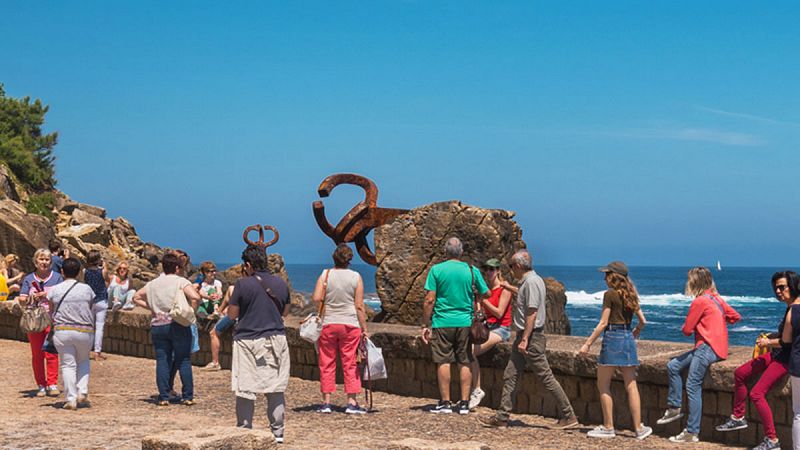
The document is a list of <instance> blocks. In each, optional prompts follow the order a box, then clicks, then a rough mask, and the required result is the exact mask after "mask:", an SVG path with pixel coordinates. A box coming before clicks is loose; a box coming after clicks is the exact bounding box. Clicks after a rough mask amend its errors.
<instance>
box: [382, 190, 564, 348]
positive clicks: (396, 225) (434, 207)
mask: <svg viewBox="0 0 800 450" xmlns="http://www.w3.org/2000/svg"><path fill="white" fill-rule="evenodd" d="M513 217H514V213H513V212H511V211H505V210H499V209H483V208H477V207H474V206H468V205H464V204H462V203H461V202H458V201H450V202H441V203H433V204H431V205H427V206H423V207H420V208H416V209H414V210H412V211H409V212H408V213H406V214H403V215H401V216H399V217H397V218H396V219H394V220H393V221H392V222H390V223H388V224H386V225H384V226H381V227H378V228H376V229H375V249H376V256H377V259H378V268H377V270H376V273H375V283H376V286H377V291H378V296H379V297H380V298H381V307H382V309H383V312H382V313H381V314H379V315H378V317H377V319H376V320H382V321H386V322H393V323H405V324H417V323H419V321H420V318H421V317H422V301H423V299H424V297H425V290H424V285H425V279H426V277H427V274H428V271H429V270H430V268H431V267H432V266H433V265H434V264H437V263H439V262H442V261H444V260H445V256H444V244H445V241H446V240H447V239H448V238H449V237H452V236H455V237H458V238H459V239H461V241H462V243H463V245H464V257H463V259H464V261H466V262H468V263H470V264H473V265H476V266H480V264H481V263H482V262H484V261H486V260H487V259H489V258H497V259H499V260H500V261H501V262H502V263H503V268H502V271H503V275H504V276H505V277H506V279H509V280H511V273H510V272H509V269H508V263H509V260H510V258H511V256H512V255H513V254H514V252H515V251H516V250H519V249H523V248H526V245H525V242H524V241H523V240H522V230H521V229H520V227H519V225H517V223H516V222H515V221H514V220H513ZM547 286H548V295H547V302H548V303H547V305H548V311H547V313H548V316H549V319H548V326H547V331H548V332H550V333H559V334H568V333H569V331H570V329H569V320H568V319H567V317H566V313H565V312H564V305H565V304H566V296H565V294H564V288H563V285H561V284H560V283H558V282H557V281H555V280H550V281H548V282H547Z"/></svg>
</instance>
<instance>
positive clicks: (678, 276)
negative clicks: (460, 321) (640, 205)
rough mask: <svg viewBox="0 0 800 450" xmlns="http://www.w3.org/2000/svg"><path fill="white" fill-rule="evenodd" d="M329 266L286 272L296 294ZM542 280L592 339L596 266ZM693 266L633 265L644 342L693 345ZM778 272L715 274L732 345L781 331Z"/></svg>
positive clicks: (562, 269) (544, 270)
mask: <svg viewBox="0 0 800 450" xmlns="http://www.w3.org/2000/svg"><path fill="white" fill-rule="evenodd" d="M326 267H327V266H325V265H319V264H287V266H286V270H287V271H288V272H289V278H290V279H291V280H292V285H293V287H294V288H295V289H296V290H299V291H303V292H311V291H312V290H313V289H314V283H315V282H316V280H317V277H318V276H319V274H320V273H321V272H322V270H323V269H325V268H326ZM352 268H353V269H354V270H356V271H358V272H359V273H361V275H362V277H363V279H364V292H365V293H366V294H365V297H366V301H367V303H368V304H369V305H370V306H372V307H373V308H376V309H378V308H379V307H380V300H379V299H378V297H377V295H375V268H374V267H372V266H368V265H353V267H352ZM536 270H537V272H538V273H539V274H540V275H542V276H550V277H554V278H556V279H557V280H559V281H561V282H562V283H564V286H565V288H566V290H567V315H568V316H569V319H570V322H571V323H572V334H573V335H576V336H588V335H589V333H591V331H592V330H593V329H594V327H595V326H596V325H597V321H598V319H599V318H600V309H601V304H602V296H603V292H604V291H605V289H606V286H605V282H604V281H603V274H602V273H600V272H598V271H597V267H595V266H591V267H587V266H539V267H537V268H536ZM688 270H689V267H631V268H630V272H631V278H632V279H633V281H634V283H635V284H636V288H637V289H638V291H639V295H640V301H641V305H642V311H643V312H644V314H645V316H646V317H647V321H648V326H647V328H646V329H645V330H644V332H643V333H642V338H643V339H658V340H665V341H675V342H692V338H691V337H688V336H684V335H683V334H682V333H681V331H680V328H681V325H682V324H683V319H684V317H686V313H687V311H688V310H689V303H690V302H691V299H690V298H688V297H686V296H685V295H683V290H684V285H685V283H686V272H687V271H688ZM778 270H796V269H794V268H769V267H723V269H722V270H721V271H717V270H713V274H714V279H715V281H716V284H717V288H718V289H719V292H720V293H721V294H722V296H723V297H724V298H725V299H726V300H727V301H728V303H729V304H730V305H731V306H733V307H734V308H735V309H736V310H737V311H739V313H740V314H741V315H742V320H741V321H740V322H739V323H736V324H734V325H731V326H729V332H730V333H729V336H730V342H731V344H732V345H752V344H753V343H754V342H755V339H756V337H757V336H758V334H759V333H760V332H762V331H767V332H771V331H775V330H777V326H778V323H779V322H780V320H781V318H782V317H783V313H784V310H785V307H784V306H783V304H781V303H779V302H778V301H777V300H776V299H775V297H774V295H773V294H772V287H771V285H770V279H771V277H772V274H773V273H774V272H776V271H778Z"/></svg>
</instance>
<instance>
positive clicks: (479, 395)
mask: <svg viewBox="0 0 800 450" xmlns="http://www.w3.org/2000/svg"><path fill="white" fill-rule="evenodd" d="M485 396H486V392H483V389H481V388H479V387H477V388H475V390H474V391H472V394H470V395H469V409H475V408H477V407H478V405H480V404H481V400H483V397H485Z"/></svg>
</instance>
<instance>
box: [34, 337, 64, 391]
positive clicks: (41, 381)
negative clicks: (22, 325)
mask: <svg viewBox="0 0 800 450" xmlns="http://www.w3.org/2000/svg"><path fill="white" fill-rule="evenodd" d="M48 332H50V327H48V328H47V329H46V330H44V331H42V332H41V333H28V342H30V344H31V363H32V364H33V378H35V379H36V384H38V385H39V386H55V385H57V384H58V355H56V354H53V353H45V352H43V351H42V345H43V344H44V340H45V339H47V333H48ZM45 362H46V363H47V375H45V370H44V369H45Z"/></svg>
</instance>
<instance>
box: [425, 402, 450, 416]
mask: <svg viewBox="0 0 800 450" xmlns="http://www.w3.org/2000/svg"><path fill="white" fill-rule="evenodd" d="M430 412H432V413H434V414H450V413H452V412H453V405H451V404H450V402H448V401H446V400H439V403H438V404H437V405H436V406H435V407H434V408H433V409H431V410H430Z"/></svg>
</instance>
